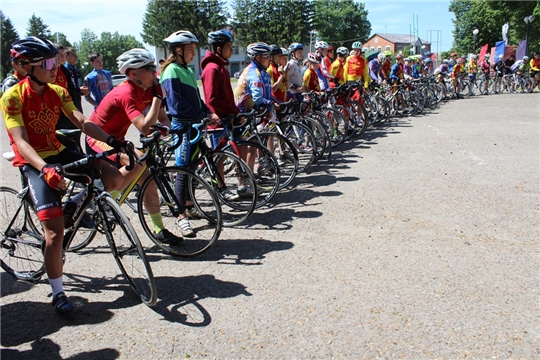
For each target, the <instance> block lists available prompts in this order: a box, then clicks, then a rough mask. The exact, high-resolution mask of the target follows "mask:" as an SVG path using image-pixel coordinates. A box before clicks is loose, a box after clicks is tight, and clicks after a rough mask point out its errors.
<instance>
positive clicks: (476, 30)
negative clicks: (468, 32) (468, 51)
mask: <svg viewBox="0 0 540 360" xmlns="http://www.w3.org/2000/svg"><path fill="white" fill-rule="evenodd" d="M479 32H480V30H478V29H474V30H473V32H472V34H473V38H474V47H473V51H472V52H473V54H475V53H476V35H478V33H479Z"/></svg>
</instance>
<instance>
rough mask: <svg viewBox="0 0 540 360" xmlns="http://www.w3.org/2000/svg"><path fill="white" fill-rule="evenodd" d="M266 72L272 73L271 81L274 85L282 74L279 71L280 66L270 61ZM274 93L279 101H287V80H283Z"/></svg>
mask: <svg viewBox="0 0 540 360" xmlns="http://www.w3.org/2000/svg"><path fill="white" fill-rule="evenodd" d="M266 72H267V73H268V75H270V83H271V84H272V86H274V83H275V82H276V81H277V80H278V79H279V77H280V76H281V74H280V73H279V71H278V68H277V67H276V66H275V65H274V64H272V63H270V66H268V68H267V69H266ZM272 95H274V97H275V98H276V99H278V100H279V101H286V100H287V85H286V84H285V81H282V82H281V84H280V85H279V87H278V88H277V90H275V91H272Z"/></svg>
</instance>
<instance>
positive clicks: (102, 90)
mask: <svg viewBox="0 0 540 360" xmlns="http://www.w3.org/2000/svg"><path fill="white" fill-rule="evenodd" d="M88 61H89V62H90V64H91V65H92V66H93V67H94V70H92V72H90V74H88V75H86V77H85V78H84V82H83V84H85V86H88V90H89V91H90V93H89V94H88V95H86V96H85V97H84V98H85V99H86V101H88V102H89V103H90V104H92V105H93V106H94V108H96V107H97V106H98V105H99V103H100V102H101V100H103V98H104V97H105V95H107V93H108V92H109V91H111V90H112V89H113V84H112V78H111V72H110V71H109V70H104V69H103V59H102V58H101V54H100V53H90V54H88Z"/></svg>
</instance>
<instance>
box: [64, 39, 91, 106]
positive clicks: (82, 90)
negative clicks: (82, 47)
mask: <svg viewBox="0 0 540 360" xmlns="http://www.w3.org/2000/svg"><path fill="white" fill-rule="evenodd" d="M77 59H78V56H77V51H76V50H75V49H74V48H72V47H68V48H66V63H65V66H66V69H67V70H68V71H69V75H70V79H69V80H70V81H71V83H72V84H73V88H74V92H73V94H72V95H71V98H72V100H73V103H74V104H75V107H76V108H77V109H79V111H80V112H81V113H82V112H83V108H82V97H83V96H86V95H88V87H87V86H84V87H83V86H82V78H81V72H80V71H79V69H77V67H75V65H76V64H77Z"/></svg>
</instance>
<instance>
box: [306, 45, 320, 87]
mask: <svg viewBox="0 0 540 360" xmlns="http://www.w3.org/2000/svg"><path fill="white" fill-rule="evenodd" d="M306 60H307V66H308V67H307V70H306V72H304V87H305V88H306V89H307V90H309V91H312V90H313V91H321V86H320V82H319V77H318V75H317V69H318V68H319V64H320V62H321V57H320V56H319V55H318V54H316V53H309V54H308V56H307V59H306Z"/></svg>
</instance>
